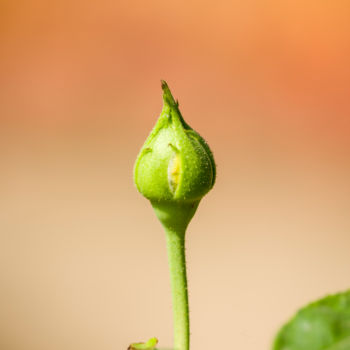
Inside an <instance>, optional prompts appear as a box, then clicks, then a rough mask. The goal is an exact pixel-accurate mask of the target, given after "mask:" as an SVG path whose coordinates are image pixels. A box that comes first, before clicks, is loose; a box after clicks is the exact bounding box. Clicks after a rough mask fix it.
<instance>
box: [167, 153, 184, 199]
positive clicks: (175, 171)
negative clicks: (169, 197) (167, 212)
mask: <svg viewBox="0 0 350 350" xmlns="http://www.w3.org/2000/svg"><path fill="white" fill-rule="evenodd" d="M180 170H181V160H180V155H179V154H178V153H175V154H174V157H173V158H172V159H171V160H170V162H169V166H168V181H169V186H170V189H171V190H172V192H175V191H176V187H177V185H178V184H179V181H180Z"/></svg>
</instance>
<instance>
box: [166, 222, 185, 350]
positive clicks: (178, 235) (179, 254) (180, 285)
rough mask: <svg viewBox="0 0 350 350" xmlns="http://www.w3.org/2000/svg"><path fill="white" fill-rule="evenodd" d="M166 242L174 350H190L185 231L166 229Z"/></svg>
mask: <svg viewBox="0 0 350 350" xmlns="http://www.w3.org/2000/svg"><path fill="white" fill-rule="evenodd" d="M166 240H167V249H168V260H169V269H170V282H171V291H172V297H173V317H174V350H189V348H190V321H189V311H188V294H187V276H186V260H185V230H178V231H175V230H170V229H166Z"/></svg>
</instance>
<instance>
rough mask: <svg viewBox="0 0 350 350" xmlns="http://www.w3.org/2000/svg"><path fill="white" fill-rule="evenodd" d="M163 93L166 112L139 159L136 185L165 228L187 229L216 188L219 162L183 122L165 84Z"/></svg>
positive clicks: (136, 166)
mask: <svg viewBox="0 0 350 350" xmlns="http://www.w3.org/2000/svg"><path fill="white" fill-rule="evenodd" d="M162 89H163V101H164V105H163V110H162V112H161V114H160V117H159V119H158V121H157V123H156V125H155V127H154V129H153V130H152V132H151V134H150V136H149V137H148V139H147V140H146V142H145V144H144V145H143V147H142V149H141V151H140V153H139V156H138V157H137V160H136V163H135V168H134V181H135V184H136V187H137V189H138V190H139V192H140V193H141V194H143V195H144V196H145V197H146V198H148V199H149V200H150V201H151V203H152V206H153V208H154V209H155V211H156V214H157V216H158V218H159V219H160V220H161V222H162V223H163V225H165V226H167V227H170V228H182V229H185V228H186V226H187V224H188V223H189V221H190V220H191V218H192V216H193V215H194V213H195V211H196V209H197V206H198V204H199V201H200V200H201V199H202V197H203V196H204V195H205V194H206V193H207V192H208V191H209V190H210V189H211V188H212V187H213V185H214V182H215V176H216V170H215V162H214V158H213V154H212V152H211V151H210V149H209V146H208V145H207V143H206V142H205V141H204V139H203V138H202V137H201V136H200V135H199V134H198V133H197V132H195V131H194V130H193V129H192V128H191V127H190V126H189V125H188V124H186V122H185V121H184V119H183V118H182V115H181V113H180V110H179V105H178V102H177V101H175V100H174V98H173V96H172V94H171V92H170V90H169V88H168V85H167V84H166V82H165V81H162ZM174 216H175V217H174Z"/></svg>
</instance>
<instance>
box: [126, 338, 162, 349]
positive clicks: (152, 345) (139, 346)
mask: <svg viewBox="0 0 350 350" xmlns="http://www.w3.org/2000/svg"><path fill="white" fill-rule="evenodd" d="M157 343H158V339H157V338H151V339H150V340H148V342H146V343H134V344H131V345H130V346H129V347H128V350H156V346H157Z"/></svg>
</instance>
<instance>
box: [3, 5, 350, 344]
mask: <svg viewBox="0 0 350 350" xmlns="http://www.w3.org/2000/svg"><path fill="white" fill-rule="evenodd" d="M349 14H350V4H349V2H348V1H340V0H339V1H338V0H337V1H318V0H317V1H316V0H314V1H295V0H294V1H258V0H250V1H220V0H219V1H208V2H205V1H184V0H181V1H176V2H169V1H164V0H163V1H160V0H159V1H158V0H157V1H156V0H151V1H148V2H144V1H118V0H116V1H108V0H100V1H87V2H79V1H77V0H75V1H43V0H37V1H36V0H30V1H22V2H21V1H20V2H15V1H10V0H2V2H1V3H0V40H1V44H0V52H1V54H0V161H1V171H0V193H1V196H0V285H1V287H0V310H1V313H0V349H3V350H63V349H65V350H70V349H72V350H73V349H74V350H77V349H84V350H97V349H98V350H119V349H126V347H127V345H128V344H129V343H130V342H132V341H138V340H146V339H147V338H148V337H151V336H154V335H156V336H158V337H159V339H160V346H161V347H169V346H171V344H172V328H171V319H172V314H171V303H170V288H169V280H168V272H167V265H166V264H167V261H166V252H165V241H164V235H163V233H162V229H161V226H160V224H159V223H158V222H157V220H156V218H155V216H154V215H153V213H152V210H151V208H150V205H149V204H148V203H147V201H146V200H144V199H143V198H142V197H141V196H140V195H139V194H138V193H137V192H136V190H135V188H134V186H133V183H132V168H133V162H134V160H135V158H136V155H137V153H138V151H139V148H140V147H141V145H142V143H143V141H144V140H145V138H146V137H147V135H148V133H149V131H150V130H151V128H152V127H153V125H154V123H155V120H156V117H157V115H158V114H159V113H160V110H161V90H160V83H159V80H160V79H166V80H167V81H168V83H169V85H170V87H171V88H172V90H173V92H174V95H175V96H176V97H177V98H179V101H180V107H181V109H182V112H183V115H184V117H185V119H186V120H187V121H188V123H189V124H190V125H191V126H192V127H193V128H195V129H196V130H197V131H199V132H200V133H201V134H202V135H203V136H204V137H205V138H206V139H207V141H208V142H209V144H210V146H211V148H212V149H213V151H214V153H215V157H216V161H217V164H218V179H217V183H216V186H215V188H214V190H213V191H212V192H211V193H210V194H209V195H208V196H207V197H206V198H205V199H204V200H203V202H202V204H201V205H200V207H199V210H198V213H197V215H196V217H195V218H194V220H193V222H192V224H191V225H190V228H189V232H188V246H187V254H188V270H189V271H188V273H189V289H190V303H191V311H192V319H191V320H192V349H193V350H196V349H197V350H198V349H200V350H205V349H223V348H225V349H244V350H257V349H268V348H269V344H270V342H271V339H272V337H273V335H274V333H275V332H276V330H277V329H278V328H279V326H280V325H281V324H282V323H283V322H284V321H285V320H286V319H288V318H289V317H290V316H291V315H292V313H293V312H294V311H295V310H296V309H297V308H298V307H300V306H302V305H303V304H305V303H306V302H308V301H309V300H311V299H315V298H317V297H320V296H323V295H325V294H327V293H332V292H335V291H338V290H344V289H346V288H348V287H349V286H350V278H349V269H350V258H349V243H350V236H349V235H350V220H349V211H350V181H349V179H350V163H349V156H350V137H349V133H350V102H349V93H350V88H349V81H350V65H349V62H350V35H349V33H350V21H349Z"/></svg>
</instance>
